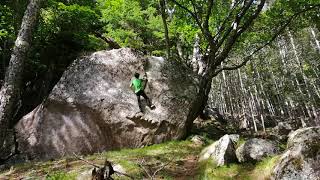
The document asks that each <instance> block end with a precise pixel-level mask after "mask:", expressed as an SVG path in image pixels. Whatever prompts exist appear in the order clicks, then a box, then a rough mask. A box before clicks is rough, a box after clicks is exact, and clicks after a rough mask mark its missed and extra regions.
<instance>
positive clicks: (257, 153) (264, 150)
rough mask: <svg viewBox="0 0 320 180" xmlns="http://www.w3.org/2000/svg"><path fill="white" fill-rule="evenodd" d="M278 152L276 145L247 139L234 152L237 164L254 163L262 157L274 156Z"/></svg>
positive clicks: (267, 141)
mask: <svg viewBox="0 0 320 180" xmlns="http://www.w3.org/2000/svg"><path fill="white" fill-rule="evenodd" d="M278 152H279V148H278V147H277V145H276V143H274V142H272V141H269V140H264V139H257V138H253V139H249V140H247V141H246V142H245V143H243V144H242V145H240V147H238V149H237V150H236V155H237V158H238V160H239V162H256V161H260V160H262V158H264V157H268V156H272V155H275V154H277V153H278Z"/></svg>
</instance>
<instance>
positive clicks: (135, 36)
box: [98, 0, 164, 51]
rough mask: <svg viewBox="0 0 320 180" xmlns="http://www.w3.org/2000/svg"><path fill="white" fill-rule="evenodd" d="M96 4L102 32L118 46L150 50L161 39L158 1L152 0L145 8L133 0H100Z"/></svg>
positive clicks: (155, 46)
mask: <svg viewBox="0 0 320 180" xmlns="http://www.w3.org/2000/svg"><path fill="white" fill-rule="evenodd" d="M98 4H99V5H98V8H99V9H100V11H101V14H102V17H101V23H102V24H103V32H104V34H105V35H106V36H107V37H112V38H113V39H115V41H116V42H118V43H120V44H121V46H126V47H133V48H136V49H147V50H149V51H152V50H156V49H157V43H159V39H163V38H164V35H163V31H164V30H163V26H162V22H161V17H160V16H159V14H158V11H157V10H156V7H155V6H156V5H157V4H155V3H153V2H152V1H151V2H148V4H147V5H146V7H145V9H143V7H142V6H141V4H140V3H139V1H136V0H110V1H105V0H99V1H98Z"/></svg>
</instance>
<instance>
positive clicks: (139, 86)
mask: <svg viewBox="0 0 320 180" xmlns="http://www.w3.org/2000/svg"><path fill="white" fill-rule="evenodd" d="M131 84H132V85H133V87H134V92H135V93H137V92H139V91H140V90H142V80H141V79H134V80H132V83H131Z"/></svg>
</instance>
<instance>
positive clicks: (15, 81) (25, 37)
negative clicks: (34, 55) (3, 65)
mask: <svg viewBox="0 0 320 180" xmlns="http://www.w3.org/2000/svg"><path fill="white" fill-rule="evenodd" d="M41 1H42V0H30V3H29V5H28V7H27V10H26V11H25V14H24V16H23V19H22V23H21V28H20V31H19V33H18V36H17V39H16V42H15V46H14V49H13V53H12V55H11V59H10V63H9V67H8V69H7V72H6V76H5V82H4V85H3V86H2V88H1V90H0V146H1V145H2V144H3V142H4V138H5V136H6V133H7V130H8V128H9V125H10V123H11V121H12V120H13V114H14V112H15V111H14V108H15V106H16V105H17V102H18V100H19V94H20V86H21V80H22V73H23V69H24V62H25V59H26V57H27V53H28V50H29V49H30V43H31V40H32V32H33V29H34V27H35V25H36V22H37V17H38V14H39V11H40V3H41Z"/></svg>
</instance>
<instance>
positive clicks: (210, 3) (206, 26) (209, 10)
mask: <svg viewBox="0 0 320 180" xmlns="http://www.w3.org/2000/svg"><path fill="white" fill-rule="evenodd" d="M213 1H214V0H208V7H207V13H206V17H205V19H204V23H203V29H204V31H205V33H206V34H204V35H205V36H207V38H208V40H210V41H211V39H213V37H212V36H211V34H210V31H209V20H210V16H211V13H212V7H213Z"/></svg>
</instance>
